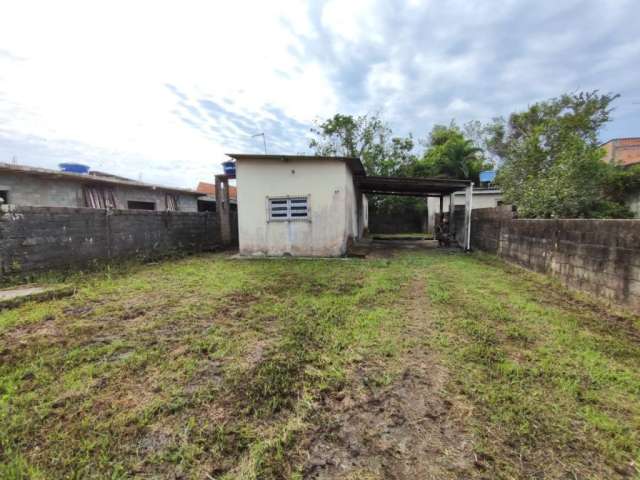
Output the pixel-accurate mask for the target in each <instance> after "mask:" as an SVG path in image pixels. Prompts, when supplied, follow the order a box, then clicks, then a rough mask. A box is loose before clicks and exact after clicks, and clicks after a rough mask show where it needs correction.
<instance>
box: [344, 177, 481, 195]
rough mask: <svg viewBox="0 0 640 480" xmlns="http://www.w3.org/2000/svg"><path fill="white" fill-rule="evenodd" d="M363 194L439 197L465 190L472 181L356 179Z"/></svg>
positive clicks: (388, 178)
mask: <svg viewBox="0 0 640 480" xmlns="http://www.w3.org/2000/svg"><path fill="white" fill-rule="evenodd" d="M356 185H357V186H358V189H359V190H360V191H361V192H362V193H374V194H382V195H404V196H411V197H439V196H441V195H449V194H451V193H453V192H457V191H459V190H464V189H465V188H467V187H468V186H470V185H471V180H453V179H448V178H440V177H429V178H427V177H374V176H360V177H356Z"/></svg>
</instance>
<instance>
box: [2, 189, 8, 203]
mask: <svg viewBox="0 0 640 480" xmlns="http://www.w3.org/2000/svg"><path fill="white" fill-rule="evenodd" d="M8 203H9V191H8V190H0V205H7V204H8Z"/></svg>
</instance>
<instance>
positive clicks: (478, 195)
mask: <svg viewBox="0 0 640 480" xmlns="http://www.w3.org/2000/svg"><path fill="white" fill-rule="evenodd" d="M501 203H502V192H501V191H500V190H499V189H497V188H494V187H488V188H474V189H473V197H472V202H471V208H472V210H475V209H479V208H495V207H497V206H498V205H500V204H501ZM464 204H465V195H464V192H456V193H454V205H456V206H458V205H464ZM443 210H444V212H448V211H449V197H444V199H443ZM436 213H440V199H439V198H433V197H430V198H429V199H428V200H427V215H428V231H429V232H433V231H434V229H435V221H436Z"/></svg>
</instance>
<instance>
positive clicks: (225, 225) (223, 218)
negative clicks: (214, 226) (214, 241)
mask: <svg viewBox="0 0 640 480" xmlns="http://www.w3.org/2000/svg"><path fill="white" fill-rule="evenodd" d="M216 216H217V217H218V228H219V229H220V243H222V245H224V246H227V245H230V244H231V219H230V215H229V178H228V177H227V176H226V175H216Z"/></svg>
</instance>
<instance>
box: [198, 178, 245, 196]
mask: <svg viewBox="0 0 640 480" xmlns="http://www.w3.org/2000/svg"><path fill="white" fill-rule="evenodd" d="M196 191H197V192H200V193H204V194H205V195H207V196H209V197H215V196H216V186H215V184H213V183H207V182H198V188H196ZM236 198H238V190H237V188H236V187H234V186H233V185H229V199H232V200H235V199H236Z"/></svg>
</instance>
